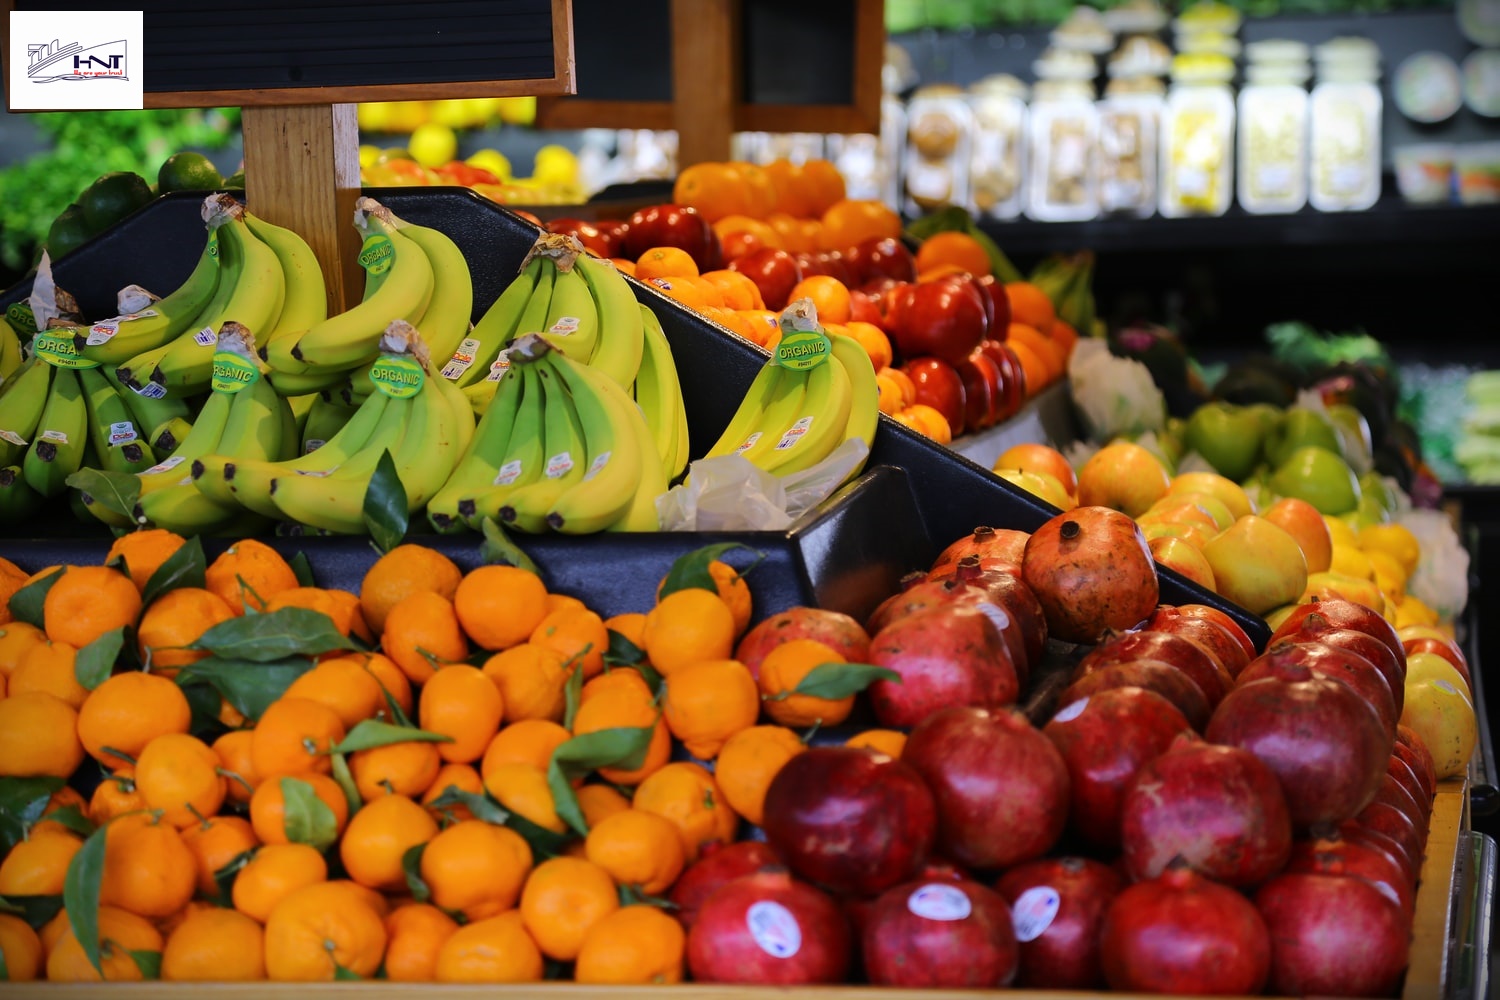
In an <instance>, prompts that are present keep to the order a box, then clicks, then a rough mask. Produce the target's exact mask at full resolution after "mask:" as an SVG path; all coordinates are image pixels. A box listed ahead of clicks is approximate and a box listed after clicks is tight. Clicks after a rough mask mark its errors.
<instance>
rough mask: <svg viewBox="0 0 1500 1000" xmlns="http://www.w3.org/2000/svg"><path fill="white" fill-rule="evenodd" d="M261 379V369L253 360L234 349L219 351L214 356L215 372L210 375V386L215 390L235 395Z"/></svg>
mask: <svg viewBox="0 0 1500 1000" xmlns="http://www.w3.org/2000/svg"><path fill="white" fill-rule="evenodd" d="M259 380H260V369H259V368H257V367H256V366H255V365H254V364H253V363H252V362H250V361H248V360H246V359H245V358H242V357H240V356H239V355H238V354H235V353H233V352H232V351H219V352H217V353H216V354H214V357H213V373H212V374H211V375H210V376H209V380H208V384H209V388H211V389H213V391H214V392H222V393H225V394H227V395H230V396H232V395H234V394H235V393H237V392H239V391H240V390H241V389H243V388H245V386H247V385H254V384H255V383H256V382H258V381H259Z"/></svg>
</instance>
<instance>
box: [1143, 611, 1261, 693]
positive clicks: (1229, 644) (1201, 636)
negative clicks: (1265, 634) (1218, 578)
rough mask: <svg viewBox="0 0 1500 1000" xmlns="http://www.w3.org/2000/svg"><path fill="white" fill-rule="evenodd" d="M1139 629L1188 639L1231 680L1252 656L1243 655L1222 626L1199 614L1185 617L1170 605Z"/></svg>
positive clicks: (1185, 615)
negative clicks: (1167, 633) (1210, 657)
mask: <svg viewBox="0 0 1500 1000" xmlns="http://www.w3.org/2000/svg"><path fill="white" fill-rule="evenodd" d="M1141 628H1142V629H1143V630H1144V631H1147V632H1171V633H1172V634H1173V635H1180V636H1182V637H1183V638H1186V639H1192V640H1193V641H1194V642H1196V643H1198V645H1200V646H1202V647H1204V648H1205V649H1207V650H1208V651H1209V652H1210V653H1212V654H1213V655H1214V659H1216V660H1218V661H1219V663H1221V664H1223V666H1224V669H1225V670H1226V671H1228V672H1229V676H1230V677H1231V678H1234V677H1238V676H1239V674H1240V671H1241V670H1244V669H1245V665H1246V664H1247V663H1249V662H1250V660H1251V658H1252V657H1253V656H1254V653H1246V652H1245V647H1244V646H1242V645H1241V644H1240V641H1239V639H1237V638H1236V637H1235V636H1233V635H1231V634H1230V633H1229V630H1228V629H1226V628H1225V627H1224V626H1223V625H1221V624H1219V623H1218V622H1216V621H1213V620H1211V619H1208V618H1204V617H1203V616H1201V615H1193V614H1187V613H1185V612H1184V611H1182V610H1181V609H1180V608H1175V607H1172V606H1171V605H1170V604H1163V605H1160V606H1159V607H1158V608H1157V609H1156V610H1155V611H1153V612H1152V613H1151V617H1150V618H1147V619H1146V621H1145V623H1144V624H1143V625H1142V626H1141ZM1242 634H1243V633H1242ZM1254 648H1255V647H1253V646H1252V647H1251V649H1252V650H1253V649H1254Z"/></svg>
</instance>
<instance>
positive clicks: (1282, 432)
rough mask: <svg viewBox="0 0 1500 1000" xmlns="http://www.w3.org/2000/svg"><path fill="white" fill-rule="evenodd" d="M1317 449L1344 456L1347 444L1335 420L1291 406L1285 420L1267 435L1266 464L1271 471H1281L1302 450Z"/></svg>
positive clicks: (1304, 408)
mask: <svg viewBox="0 0 1500 1000" xmlns="http://www.w3.org/2000/svg"><path fill="white" fill-rule="evenodd" d="M1308 446H1316V447H1319V448H1325V449H1327V450H1328V451H1331V452H1333V454H1334V455H1336V456H1339V457H1340V458H1342V457H1343V454H1344V453H1343V450H1342V448H1343V442H1341V441H1340V440H1339V432H1338V431H1336V430H1334V428H1333V421H1331V420H1329V419H1328V417H1326V416H1324V415H1323V414H1322V413H1319V412H1318V411H1317V410H1309V409H1307V408H1306V407H1303V406H1292V407H1288V408H1287V410H1286V412H1285V413H1283V414H1282V415H1281V420H1280V421H1279V422H1278V423H1277V424H1276V426H1275V427H1273V428H1272V429H1271V433H1270V434H1268V435H1266V442H1265V452H1266V461H1267V462H1269V463H1271V468H1273V469H1279V468H1281V466H1282V465H1284V464H1285V463H1286V460H1287V459H1288V458H1289V457H1291V454H1292V452H1294V451H1296V450H1297V449H1298V448H1305V447H1308Z"/></svg>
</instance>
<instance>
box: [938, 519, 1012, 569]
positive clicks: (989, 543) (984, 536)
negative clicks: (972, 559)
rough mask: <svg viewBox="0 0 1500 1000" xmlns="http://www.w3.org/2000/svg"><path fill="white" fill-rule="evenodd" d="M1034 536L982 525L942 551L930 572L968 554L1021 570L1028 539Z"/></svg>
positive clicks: (1010, 529) (1009, 529)
mask: <svg viewBox="0 0 1500 1000" xmlns="http://www.w3.org/2000/svg"><path fill="white" fill-rule="evenodd" d="M1030 537H1031V532H1029V531H1018V530H1016V529H1015V528H991V527H989V526H988V525H980V526H979V527H977V528H975V529H974V531H973V533H972V534H968V535H965V536H964V537H962V538H960V539H959V540H958V541H956V542H954V543H953V544H951V545H949V546H948V547H947V548H946V549H944V550H943V551H942V552H941V553H939V554H938V557H937V558H936V559H934V560H933V562H932V566H931V567H930V571H931V572H936V571H938V570H941V569H943V568H945V567H947V566H952V565H953V564H954V563H956V562H958V561H959V560H960V559H962V558H963V557H964V556H978V557H979V558H981V559H994V560H997V561H999V562H1003V563H1008V564H1010V565H1011V566H1014V567H1015V569H1016V570H1017V571H1018V572H1019V571H1020V569H1021V558H1022V556H1023V555H1024V554H1025V552H1026V541H1027V539H1029V538H1030Z"/></svg>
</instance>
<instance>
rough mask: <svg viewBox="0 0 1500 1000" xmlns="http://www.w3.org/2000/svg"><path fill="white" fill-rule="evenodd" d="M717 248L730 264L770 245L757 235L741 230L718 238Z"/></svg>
mask: <svg viewBox="0 0 1500 1000" xmlns="http://www.w3.org/2000/svg"><path fill="white" fill-rule="evenodd" d="M719 246H720V247H721V248H722V250H723V253H724V260H726V261H728V262H729V263H731V264H732V263H734V262H735V261H736V260H738V259H739V258H741V257H743V256H745V254H747V253H750V252H752V251H754V250H760V249H762V248H764V247H768V246H770V244H769V243H767V242H766V241H765V240H764V239H762V238H761V236H760V234H759V233H754V232H751V231H750V230H748V229H742V230H740V231H738V232H734V233H726V234H724V235H723V236H721V237H719ZM773 249H774V248H773Z"/></svg>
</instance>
